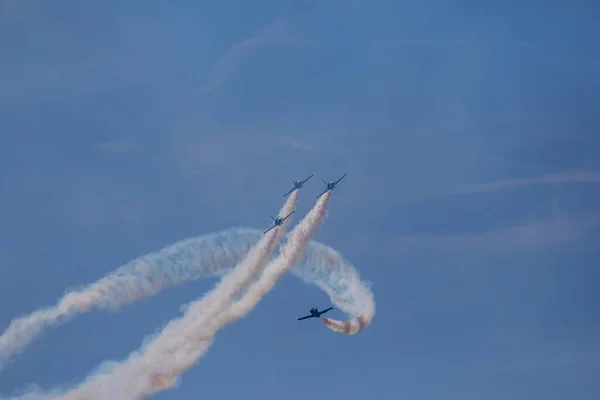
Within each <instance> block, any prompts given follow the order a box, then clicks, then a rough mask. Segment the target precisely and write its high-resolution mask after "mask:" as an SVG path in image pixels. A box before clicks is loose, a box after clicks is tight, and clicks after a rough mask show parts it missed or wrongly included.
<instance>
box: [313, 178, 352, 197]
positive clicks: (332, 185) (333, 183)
mask: <svg viewBox="0 0 600 400" xmlns="http://www.w3.org/2000/svg"><path fill="white" fill-rule="evenodd" d="M346 175H348V174H344V176H342V177H341V178H340V179H338V180H337V181H335V182H334V181H329V182H325V181H323V183H324V184H326V185H327V189H325V191H324V192H323V193H321V194H320V195H318V196H317V199H318V198H319V197H321V196H323V195H324V194H325V193H327V192H329V191H330V190H333V189H335V186H336V185H337V184H338V183H340V181H341V180H342V179H344V178H345V177H346Z"/></svg>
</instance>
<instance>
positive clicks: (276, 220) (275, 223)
mask: <svg viewBox="0 0 600 400" xmlns="http://www.w3.org/2000/svg"><path fill="white" fill-rule="evenodd" d="M295 212H296V210H294V211H292V212H291V213H289V214H288V215H287V216H286V217H285V218H281V217H279V216H278V217H277V218H273V217H271V219H272V220H273V225H271V226H270V227H269V229H267V230H266V231H265V232H264V233H267V232H269V231H270V230H271V229H274V228H276V227H278V226H281V224H283V221H285V220H286V219H288V218H289V217H290V215H292V214H293V213H295Z"/></svg>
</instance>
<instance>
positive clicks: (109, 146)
mask: <svg viewBox="0 0 600 400" xmlns="http://www.w3.org/2000/svg"><path fill="white" fill-rule="evenodd" d="M97 150H98V151H100V152H101V153H131V152H133V151H135V150H136V144H135V143H134V142H132V141H128V140H122V139H115V140H107V141H105V142H101V143H99V144H98V145H97Z"/></svg>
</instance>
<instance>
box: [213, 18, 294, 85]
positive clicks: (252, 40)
mask: <svg viewBox="0 0 600 400" xmlns="http://www.w3.org/2000/svg"><path fill="white" fill-rule="evenodd" d="M288 26H289V21H288V20H285V19H280V20H277V21H275V22H273V23H270V24H269V25H267V26H265V27H264V28H262V29H261V30H260V32H258V33H257V34H256V35H254V36H251V37H248V38H246V39H244V40H242V41H241V42H238V43H236V44H235V45H233V46H232V47H231V48H230V49H229V50H228V51H227V53H225V55H223V56H222V57H221V58H220V59H219V61H218V62H217V63H216V65H215V68H214V73H213V77H212V79H211V81H210V83H209V84H208V85H206V87H205V88H204V90H203V91H204V92H211V91H213V90H215V89H217V88H218V87H219V86H221V85H222V84H223V83H224V82H225V81H226V80H227V79H228V78H229V77H230V76H231V75H232V74H233V73H235V71H236V70H237V66H238V64H239V63H240V61H241V60H242V59H243V58H244V57H245V56H247V55H248V53H249V52H250V51H251V50H253V49H255V48H257V47H259V46H262V45H265V44H267V43H270V42H274V41H276V40H278V39H280V36H281V35H282V34H283V33H285V31H286V30H287V29H288ZM278 41H279V40H278Z"/></svg>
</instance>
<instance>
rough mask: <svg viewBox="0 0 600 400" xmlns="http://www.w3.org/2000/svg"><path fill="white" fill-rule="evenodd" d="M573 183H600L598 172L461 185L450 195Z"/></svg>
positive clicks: (599, 173)
mask: <svg viewBox="0 0 600 400" xmlns="http://www.w3.org/2000/svg"><path fill="white" fill-rule="evenodd" d="M575 182H600V172H596V171H589V172H571V173H558V174H551V175H544V176H539V177H535V178H518V179H501V180H497V181H493V182H487V183H479V184H469V185H462V186H459V187H458V188H457V189H456V190H454V191H452V192H451V193H450V194H470V193H483V192H493V191H498V190H507V189H513V188H517V187H522V186H533V185H555V184H561V183H575Z"/></svg>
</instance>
